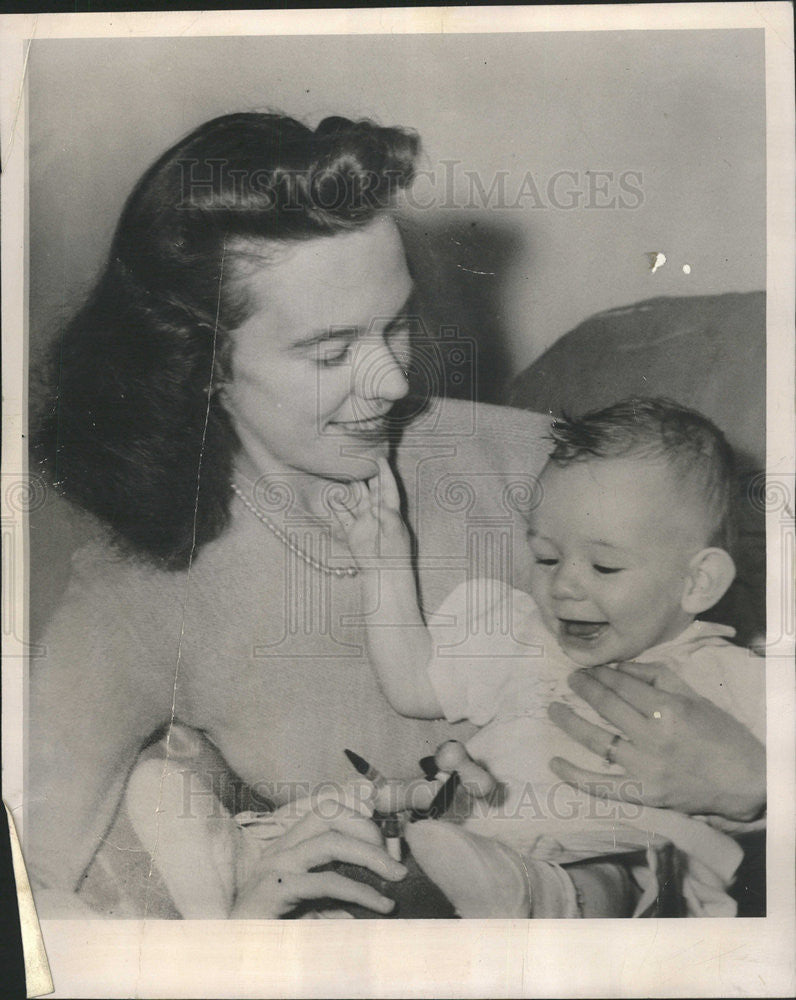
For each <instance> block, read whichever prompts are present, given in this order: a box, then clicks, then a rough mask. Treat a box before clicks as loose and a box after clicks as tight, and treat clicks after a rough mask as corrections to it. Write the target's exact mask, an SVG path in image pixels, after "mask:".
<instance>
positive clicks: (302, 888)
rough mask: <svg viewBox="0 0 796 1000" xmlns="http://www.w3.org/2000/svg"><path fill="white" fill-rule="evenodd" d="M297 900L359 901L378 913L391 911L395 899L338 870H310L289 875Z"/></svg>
mask: <svg viewBox="0 0 796 1000" xmlns="http://www.w3.org/2000/svg"><path fill="white" fill-rule="evenodd" d="M287 878H288V879H289V880H290V881H289V887H290V890H291V892H292V894H293V895H294V896H295V900H296V902H298V901H299V900H300V899H323V898H324V897H330V898H331V899H339V900H341V901H343V902H345V903H358V904H359V905H360V906H364V907H366V908H367V909H368V910H376V912H377V913H389V912H390V910H392V909H393V908H394V907H395V900H394V899H390V898H389V897H387V896H382V895H381V893H379V892H377V891H376V889H374V888H373V887H372V886H369V885H366V884H365V883H364V882H355V881H354V880H353V879H350V878H345V876H343V875H339V874H338V873H337V872H308V873H307V874H306V875H293V876H287Z"/></svg>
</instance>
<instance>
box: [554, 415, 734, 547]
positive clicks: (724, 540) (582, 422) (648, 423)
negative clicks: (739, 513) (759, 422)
mask: <svg viewBox="0 0 796 1000" xmlns="http://www.w3.org/2000/svg"><path fill="white" fill-rule="evenodd" d="M550 436H551V438H552V440H553V443H554V447H553V450H552V452H551V453H550V461H552V462H554V463H555V464H556V465H558V466H562V467H564V466H567V465H569V464H571V463H572V462H578V461H585V460H588V459H593V458H620V457H621V458H637V459H644V460H649V461H652V462H660V463H664V464H665V465H666V466H668V468H669V469H670V470H671V472H672V473H673V474H674V476H675V478H676V480H677V482H678V484H680V485H681V486H683V487H690V489H691V491H692V492H693V494H694V495H695V496H696V497H697V498H698V499H699V500H700V501H701V502H702V504H703V506H704V510H705V512H706V514H707V515H708V519H709V525H710V537H709V539H708V544H709V545H715V546H718V547H720V548H723V549H726V550H727V551H728V552H732V549H733V547H734V545H733V541H734V534H735V531H734V517H733V494H734V489H735V460H734V457H733V452H732V448H731V447H730V445H729V444H728V443H727V439H726V438H725V437H724V435H723V434H722V432H721V431H720V430H719V429H718V427H716V425H715V424H714V423H713V422H712V421H710V420H708V418H707V417H705V416H703V415H702V414H701V413H698V412H697V411H696V410H691V409H689V408H688V407H686V406H680V404H679V403H675V402H674V401H673V400H671V399H664V398H655V399H653V398H648V397H644V396H633V397H631V398H630V399H625V400H622V401H621V402H619V403H614V404H613V405H612V406H607V407H605V408H604V409H602V410H592V411H591V412H590V413H586V414H584V415H583V416H582V417H578V418H575V419H573V418H571V417H569V416H567V415H566V414H564V416H563V417H562V418H560V419H557V420H555V421H554V422H553V426H552V430H551V434H550Z"/></svg>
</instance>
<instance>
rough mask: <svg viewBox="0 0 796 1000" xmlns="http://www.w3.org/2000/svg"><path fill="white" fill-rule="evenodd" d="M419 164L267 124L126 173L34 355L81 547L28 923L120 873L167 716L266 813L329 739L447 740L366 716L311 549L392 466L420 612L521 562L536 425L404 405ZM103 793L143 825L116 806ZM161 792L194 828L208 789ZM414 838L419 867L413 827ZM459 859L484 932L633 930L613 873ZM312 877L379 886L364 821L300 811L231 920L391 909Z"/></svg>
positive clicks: (345, 594)
mask: <svg viewBox="0 0 796 1000" xmlns="http://www.w3.org/2000/svg"><path fill="white" fill-rule="evenodd" d="M416 152H417V140H416V138H415V137H414V136H412V135H411V134H409V133H406V132H403V131H400V130H397V129H383V128H378V127H376V126H374V125H372V124H370V123H367V122H350V121H347V120H345V119H341V118H331V119H326V120H325V121H323V122H322V123H321V124H320V125H319V126H318V128H317V129H316V130H314V131H312V130H310V129H308V128H306V127H304V126H303V125H301V124H299V123H298V122H295V121H293V120H292V119H289V118H285V117H282V116H277V115H265V114H236V115H229V116H225V117H223V118H219V119H215V120H214V121H211V122H208V123H206V124H205V125H202V126H201V127H199V128H198V129H196V130H195V131H194V132H193V133H191V135H189V136H188V137H187V138H186V139H184V140H182V141H181V142H179V143H178V144H177V145H175V146H174V147H173V148H172V149H170V150H169V151H168V152H166V153H165V154H164V155H163V156H162V157H161V158H160V159H159V160H158V161H157V162H156V163H155V164H154V165H153V166H152V167H151V168H150V169H149V170H148V171H147V172H146V173H145V175H144V176H143V178H142V179H141V181H140V182H139V184H138V185H137V187H136V188H135V190H134V191H133V193H132V195H131V196H130V199H129V200H128V202H127V204H126V206H125V208H124V211H123V213H122V216H121V219H120V222H119V225H118V228H117V231H116V234H115V237H114V240H113V244H112V247H111V251H110V254H109V259H108V263H107V265H106V267H105V270H104V272H103V274H102V276H101V277H100V280H99V282H98V284H97V287H96V289H95V291H94V293H93V294H92V296H91V298H90V299H89V301H88V302H87V304H86V305H85V306H84V308H83V309H82V310H81V311H80V312H79V313H78V315H77V316H76V317H75V318H74V320H73V321H72V323H71V324H70V326H69V327H68V329H67V330H66V332H65V334H64V336H63V338H62V339H61V341H60V342H59V343H58V344H57V345H55V348H54V352H53V359H54V369H53V394H52V397H51V408H50V410H49V412H48V413H46V414H45V419H44V422H43V431H42V434H41V435H40V441H39V446H40V449H41V455H42V459H43V461H44V462H45V463H46V464H47V465H48V466H49V469H50V474H51V476H52V478H53V480H54V481H55V483H56V485H57V487H58V489H59V490H60V491H61V492H62V493H63V494H64V495H65V496H66V497H67V498H69V499H70V500H71V501H72V502H74V503H76V504H77V505H79V506H80V507H82V508H84V509H85V510H88V511H89V512H91V513H92V514H94V515H95V516H96V518H97V519H98V522H97V523H98V525H102V528H98V532H97V537H96V539H95V540H94V541H93V542H92V543H91V544H90V545H88V546H86V547H85V548H83V549H82V550H81V551H80V552H79V553H78V554H77V555H76V557H75V559H74V560H73V578H72V582H71V584H70V589H69V591H68V593H67V596H66V599H65V601H64V603H63V605H62V607H61V608H60V609H59V610H58V612H57V614H56V615H55V617H54V619H53V620H52V622H51V624H50V627H49V632H48V634H47V635H46V636H45V637H44V642H45V643H46V647H47V650H48V655H47V656H46V657H44V658H42V659H41V660H39V661H38V662H37V663H36V666H35V670H34V672H33V674H32V678H31V695H30V713H31V715H30V717H31V741H30V746H31V760H30V769H29V776H30V787H31V789H32V796H31V799H30V817H29V823H28V827H27V831H28V837H27V842H28V850H29V859H30V864H31V869H32V875H33V878H34V881H35V883H36V884H37V886H38V887H39V891H38V892H37V900H38V901H39V905H40V906H42V907H43V910H44V912H45V913H48V912H49V914H52V915H56V914H58V913H63V912H65V910H69V909H74V908H75V907H77V906H79V905H80V904H79V903H78V902H77V900H78V899H79V897H78V896H76V895H75V894H76V892H77V891H78V889H79V888H80V887H81V885H83V883H84V881H85V876H86V874H87V872H89V871H91V870H96V869H97V867H101V865H102V863H103V861H104V860H107V858H108V857H109V856H110V857H113V855H114V853H116V854H117V855H118V853H119V852H118V851H115V846H116V845H117V844H118V843H119V841H118V839H117V838H116V831H118V829H119V826H120V824H121V823H122V822H123V819H124V817H123V814H124V812H125V810H124V809H121V810H120V808H119V803H120V801H121V798H122V794H123V790H124V788H125V784H126V782H127V780H128V776H129V774H130V772H131V769H132V768H133V765H134V764H135V761H136V759H137V757H138V754H139V751H140V750H141V748H142V747H143V746H144V745H145V744H146V743H147V742H148V741H150V740H152V738H153V734H157V733H158V732H165V734H166V735H165V743H166V755H167V756H169V755H173V752H174V747H175V746H176V743H177V741H178V737H179V734H180V732H182V731H183V730H182V729H180V728H178V727H177V726H176V723H178V722H179V723H180V724H182V725H183V726H187V727H190V728H191V730H192V731H198V732H199V733H202V734H204V735H205V736H206V737H207V738H208V739H209V740H210V741H211V743H212V744H213V745H214V746H215V747H217V748H218V750H219V751H220V753H221V755H222V756H223V758H224V760H225V762H226V763H227V764H228V765H229V766H230V767H231V769H232V770H233V771H234V772H235V773H236V774H237V775H239V776H240V778H241V779H242V780H243V781H244V782H245V783H246V785H248V786H249V787H250V788H254V789H256V790H257V794H258V796H259V798H260V799H263V798H264V799H267V800H268V801H269V802H270V803H272V804H273V805H276V806H280V805H283V804H285V803H288V802H291V801H294V800H297V799H302V798H306V797H308V796H309V797H310V798H311V797H312V796H313V795H314V794H315V793H316V792H317V791H318V789H319V788H321V787H322V786H323V784H324V783H328V782H330V781H331V782H334V783H335V784H336V785H341V784H343V783H344V782H346V781H347V779H349V778H350V777H351V774H350V768H349V765H348V762H347V760H346V758H345V757H344V755H343V750H344V748H346V747H351V748H355V749H357V750H359V751H361V752H362V753H363V754H364V755H365V756H366V757H368V759H369V760H371V761H373V762H374V763H375V764H376V765H377V766H379V767H381V768H382V769H384V770H389V772H390V774H391V775H392V776H395V777H412V776H414V775H415V773H416V770H417V765H416V761H417V759H418V758H419V757H422V756H424V755H425V754H427V753H429V752H430V750H433V748H434V747H435V746H436V745H437V744H439V743H440V742H441V741H443V740H445V739H448V738H450V737H451V736H457V735H458V736H466V735H467V734H468V730H467V729H466V728H463V727H451V726H448V725H446V724H443V723H429V722H422V721H414V720H408V719H403V718H400V717H398V716H397V715H395V714H394V713H393V712H392V711H391V710H390V709H389V707H388V705H387V703H386V702H385V700H384V699H383V697H382V695H381V693H380V691H379V690H378V688H377V686H376V683H375V681H374V679H373V675H372V672H371V670H370V668H369V666H368V663H367V661H366V659H365V654H364V645H363V636H362V628H361V621H362V616H363V615H366V614H367V613H368V610H369V609H368V608H365V607H362V606H361V604H360V596H359V588H358V587H357V585H356V581H354V580H353V579H352V576H353V574H354V573H355V572H356V570H355V568H354V566H353V560H352V559H351V557H350V553H348V551H347V549H346V547H345V544H344V542H343V540H342V539H341V538H339V537H337V536H336V535H335V533H334V532H333V530H332V524H333V523H334V521H333V517H332V506H333V505H334V504H335V503H339V502H345V499H346V493H347V487H346V484H347V483H350V482H353V481H357V480H362V479H368V478H370V477H371V476H372V475H373V474H374V473H375V471H376V460H377V459H378V458H380V457H383V456H387V455H389V456H390V460H391V462H392V464H393V466H394V469H395V471H396V473H397V477H398V479H399V481H400V483H401V484H402V488H403V491H404V503H405V508H406V517H407V520H408V523H409V524H411V525H412V528H413V531H414V534H415V538H416V550H417V551H416V568H417V573H418V579H419V585H420V591H421V594H422V598H423V602H424V605H425V606H426V607H427V608H434V607H436V606H438V605H439V603H440V601H441V599H442V597H443V596H444V595H445V594H446V593H449V592H450V591H451V590H452V589H453V588H454V587H455V586H456V585H457V584H458V583H459V582H461V581H462V580H463V579H465V577H466V576H467V575H468V574H469V572H470V571H471V569H472V568H473V566H474V565H476V564H478V565H483V564H484V563H485V562H488V563H489V564H490V572H491V573H492V574H493V575H499V576H503V577H505V578H508V579H511V580H512V582H514V583H518V584H521V583H522V581H523V579H524V575H525V573H526V571H527V569H528V562H527V560H528V554H527V546H526V545H525V533H524V529H523V528H522V526H521V523H520V520H521V519H520V517H519V515H520V512H521V510H522V509H523V507H525V506H527V504H528V502H529V501H530V499H531V498H532V496H533V485H534V475H535V473H536V472H538V470H539V469H540V467H541V465H542V464H543V462H544V459H545V456H546V450H547V449H546V444H545V442H544V440H543V437H544V433H545V431H546V429H547V422H546V420H545V418H543V417H541V416H539V415H534V414H523V413H519V412H517V411H510V410H503V409H500V410H499V409H497V408H493V407H489V406H482V405H478V406H475V405H473V404H468V403H463V402H454V401H446V402H444V403H442V402H440V401H439V400H433V399H429V398H421V399H420V400H419V401H418V400H417V399H413V398H412V397H411V395H410V394H409V379H408V375H409V372H410V370H411V367H412V361H411V357H410V354H409V336H408V329H409V326H410V323H411V319H412V317H411V297H412V278H411V275H410V272H409V269H408V266H407V262H406V259H405V255H404V251H403V247H402V243H401V239H400V234H399V232H398V229H397V225H396V222H395V220H394V219H393V218H392V216H391V215H390V212H389V207H390V204H391V200H392V199H393V197H394V195H395V194H396V193H397V192H398V191H399V190H400V189H401V188H402V187H404V186H405V185H407V184H408V183H409V182H410V181H411V178H412V172H413V160H414V156H415V155H416ZM136 773H137V774H138V773H139V772H138V771H137V772H136ZM165 778H166V772H165V770H164V771H163V776H162V777H161V780H160V782H159V783H158V782H156V783H155V788H154V792H153V795H152V799H151V801H150V802H148V803H147V802H145V803H144V808H142V809H140V810H139V815H141V814H148V815H151V816H152V824H153V828H152V839H151V849H152V853H153V859H154V862H153V863H148V864H147V865H146V866H145V868H146V871H145V872H144V873H143V875H142V878H141V882H140V884H137V885H136V884H135V878H134V876H133V875H132V874H128V885H127V889H128V895H130V896H132V897H133V899H134V901H135V905H134V906H133V909H132V910H131V911H128V912H131V913H136V912H140V911H141V910H142V909H143V912H151V906H152V894H151V892H150V886H151V879H150V877H149V876H150V875H151V874H152V871H153V869H155V868H156V867H157V854H158V850H161V851H164V850H167V848H168V844H160V845H159V840H158V838H159V835H160V828H159V826H158V819H157V817H158V808H159V807H160V800H161V797H162V795H163V794H164V780H165ZM128 791H129V792H134V793H136V794H137V795H138V798H139V806H140V805H141V802H140V798H141V795H140V788H139V787H138V785H136V783H135V782H133V783H132V787H131V788H130V789H128ZM144 794H146V793H144ZM187 794H188V800H189V801H188V805H189V806H190V805H191V803H192V802H193V801H194V800H195V799H196V798H200V799H201V798H202V797H203V796H205V797H206V796H207V794H208V789H207V788H204V787H202V788H199V789H194V788H189V789H188V793H187ZM214 801H215V800H214ZM190 815H191V814H190V809H187V811H186V814H185V818H186V820H187V819H190ZM112 824H114V825H113V827H112V828H111V826H112ZM109 828H111V832H110V833H109V832H108V831H109ZM416 828H417V829H416V830H415V831H413V835H412V840H413V845H412V846H413V849H414V850H415V852H416V854H418V856H419V857H421V860H424V862H425V861H431V860H432V859H433V852H434V850H435V847H434V844H433V843H429V842H428V832H429V830H433V829H434V827H433V826H432V825H431V824H416ZM424 829H425V831H426V833H425V834H424V833H423V830H424ZM164 832H165V833H166V834H168V832H169V828H168V827H164ZM432 836H433V835H432ZM424 837H425V838H426V839H425V840H424ZM472 846H473V857H472V863H473V865H480V866H481V867H482V869H483V871H484V873H485V881H484V884H485V885H486V886H487V889H486V890H485V891H486V892H487V893H488V892H489V891H490V889H491V887H492V886H494V893H495V897H494V898H495V904H494V908H493V912H495V913H496V914H500V915H505V916H527V915H529V913H530V914H531V915H534V916H562V915H580V914H582V915H585V916H591V915H595V916H596V915H611V914H615V915H619V914H623V913H629V912H631V911H632V906H633V897H634V893H633V890H632V887H631V886H630V885H629V882H628V878H627V876H626V874H625V873H624V870H623V869H622V868H621V867H615V866H612V865H610V864H594V865H589V866H584V867H579V868H578V869H577V870H576V869H571V870H570V871H569V872H564V871H563V870H561V869H557V868H556V867H555V866H547V865H544V864H543V863H538V862H534V863H533V864H528V865H526V864H524V863H523V859H522V858H519V857H518V856H512V853H511V852H507V851H506V850H505V849H501V851H499V852H497V854H496V853H495V852H494V851H490V849H489V848H486V847H483V845H478V844H474V845H472ZM328 861H342V862H352V863H357V864H359V865H361V866H364V867H366V868H369V869H370V870H371V871H372V872H374V873H376V874H377V875H379V876H381V877H383V878H387V879H393V880H400V879H401V878H402V877H403V875H404V869H403V867H402V866H401V865H399V864H398V863H396V862H394V861H393V860H391V859H390V858H389V857H388V856H387V854H386V853H385V851H384V849H383V847H382V846H381V838H380V836H379V835H378V833H377V831H376V830H375V827H373V826H372V824H370V823H369V822H368V821H367V820H364V819H362V818H361V817H358V816H357V815H356V814H354V813H352V812H350V811H346V810H343V811H342V812H338V813H337V814H336V815H335V817H334V818H333V819H331V820H328V821H326V820H323V818H322V817H320V816H319V815H318V813H317V811H316V812H313V813H311V814H310V815H308V816H307V817H306V818H305V819H303V820H300V821H299V822H298V823H296V825H295V826H293V828H292V829H291V831H290V834H289V836H288V837H286V838H284V839H283V840H281V841H275V842H274V843H273V844H272V845H271V846H270V847H269V850H268V851H267V852H266V853H265V855H264V857H263V858H262V861H261V863H260V864H259V866H258V867H257V868H256V870H255V871H254V872H252V873H250V874H249V876H248V877H247V878H246V880H245V881H244V883H243V884H242V885H241V886H239V887H238V891H237V893H236V894H235V895H234V897H233V899H232V901H231V904H230V911H229V912H230V915H231V916H233V917H236V916H237V917H250V916H260V917H271V916H280V915H284V914H285V913H287V912H289V911H290V910H291V908H292V907H293V906H294V905H295V903H297V902H298V901H300V900H305V899H313V898H317V897H321V896H332V897H333V898H336V899H340V900H347V901H351V902H356V903H359V904H361V905H363V906H366V907H369V908H370V909H372V910H374V911H375V912H377V913H379V912H380V913H386V912H388V911H389V909H390V908H391V905H392V904H391V902H390V901H389V900H387V899H386V898H385V897H384V895H382V894H381V893H380V892H378V891H376V890H375V889H373V888H372V887H370V886H366V885H363V884H361V883H359V882H356V881H353V880H351V879H348V878H343V877H342V876H341V875H339V874H337V873H335V872H317V871H312V870H311V869H314V868H316V867H317V866H318V865H322V864H324V863H325V862H328ZM205 877H206V873H204V872H201V871H200V872H199V874H198V875H197V878H198V879H199V880H201V879H203V878H205ZM83 895H84V896H85V893H84V894H83ZM136 906H137V909H136ZM105 910H106V912H108V911H111V910H114V907H113V906H110V905H107V906H105ZM114 912H117V913H118V912H119V910H118V908H116V909H115V910H114ZM197 915H202V914H197ZM206 915H207V916H210V915H216V914H215V913H213V914H211V913H210V912H207V913H206Z"/></svg>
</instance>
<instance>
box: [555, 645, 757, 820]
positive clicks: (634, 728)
mask: <svg viewBox="0 0 796 1000" xmlns="http://www.w3.org/2000/svg"><path fill="white" fill-rule="evenodd" d="M569 684H570V687H571V688H572V690H573V691H574V692H575V693H576V694H578V695H580V697H581V698H583V699H584V701H587V702H588V703H589V704H590V705H591V706H592V708H594V709H595V710H596V711H597V712H599V713H600V715H602V716H603V718H605V719H606V720H607V721H608V722H611V723H612V724H613V725H614V726H616V727H617V728H618V729H620V730H621V732H622V733H623V734H624V735H623V736H622V737H616V736H615V735H614V734H613V733H611V732H608V731H607V730H605V729H602V728H601V727H600V726H595V725H593V724H592V723H590V722H587V721H586V720H585V719H582V718H581V717H580V716H579V715H577V714H576V713H575V712H573V711H572V709H570V708H568V707H567V706H566V705H563V704H561V703H559V702H555V703H553V704H552V705H551V706H550V709H549V715H550V718H551V719H552V721H553V722H555V724H556V725H557V726H559V727H560V728H561V729H563V730H564V731H565V732H566V733H568V734H569V735H570V736H571V737H573V739H575V740H577V741H578V743H582V744H583V746H585V747H588V748H589V749H590V750H592V751H593V752H594V753H596V754H598V755H599V756H602V757H606V756H608V758H609V759H610V760H611V761H612V762H615V763H616V764H619V765H620V766H621V767H622V768H623V769H624V772H625V773H624V774H620V775H606V774H605V773H604V772H603V773H598V772H594V771H586V770H584V769H583V768H580V767H575V766H574V765H573V764H572V763H570V762H569V761H567V760H563V759H562V758H560V757H555V758H553V760H552V761H551V762H550V767H551V768H552V770H553V771H554V772H555V773H556V774H557V775H558V776H559V777H560V778H562V779H563V780H564V781H567V782H569V783H570V784H572V785H575V786H576V787H578V788H582V789H583V790H584V791H587V792H591V793H592V794H599V795H601V796H603V797H606V798H611V799H623V800H626V801H631V802H641V803H643V804H644V805H649V806H659V807H663V808H668V809H678V810H680V811H681V812H685V813H692V814H693V813H702V814H705V813H708V814H716V815H719V816H724V817H726V818H727V819H731V820H741V821H748V820H751V819H753V818H755V817H756V816H757V815H758V814H759V813H760V812H761V810H762V809H763V808H764V806H765V801H766V759H765V749H764V747H763V745H762V744H761V743H760V742H759V741H758V740H757V739H756V738H755V737H754V736H753V735H752V733H751V732H749V730H748V729H747V728H746V727H745V726H743V725H742V724H741V723H740V722H738V721H737V720H736V719H734V718H733V717H732V716H731V715H728V714H727V713H726V712H724V711H722V710H721V709H720V708H718V707H717V706H716V705H714V704H713V703H712V702H710V701H708V700H707V699H706V698H702V697H701V696H700V695H698V694H697V693H696V692H695V691H694V690H693V689H692V688H690V687H689V686H688V685H687V684H685V683H684V682H683V681H682V680H680V678H679V677H677V675H676V674H675V673H674V672H673V671H672V670H670V669H669V668H668V667H666V666H664V665H663V664H658V663H643V664H642V663H622V664H619V666H618V667H617V668H616V669H614V668H611V667H592V668H590V669H588V670H577V671H575V673H573V674H571V675H570V678H569Z"/></svg>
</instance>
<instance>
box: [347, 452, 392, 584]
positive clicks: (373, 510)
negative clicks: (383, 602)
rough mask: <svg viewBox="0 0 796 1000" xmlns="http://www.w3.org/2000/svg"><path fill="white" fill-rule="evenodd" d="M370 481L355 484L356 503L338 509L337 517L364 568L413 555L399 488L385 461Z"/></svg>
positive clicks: (358, 561) (383, 460) (379, 465)
mask: <svg viewBox="0 0 796 1000" xmlns="http://www.w3.org/2000/svg"><path fill="white" fill-rule="evenodd" d="M378 468H379V471H378V475H376V476H375V477H374V478H373V479H371V480H370V481H369V482H367V483H364V482H354V483H351V489H352V491H353V503H352V504H350V505H349V506H347V507H345V508H344V509H343V510H335V511H334V513H335V517H336V519H337V523H338V524H339V526H340V528H341V530H342V533H343V536H344V537H345V540H346V542H347V543H348V547H349V548H350V549H351V554H352V555H353V556H354V559H355V560H356V562H357V565H359V566H360V568H363V567H367V566H368V563H371V564H372V561H373V560H374V559H384V558H403V559H405V560H409V558H410V556H411V541H410V537H409V532H408V530H407V528H406V525H405V524H404V522H403V518H402V517H401V498H400V495H399V493H398V486H397V484H396V482H395V477H394V476H393V474H392V470H391V469H390V466H389V463H388V462H387V460H386V459H385V458H380V459H379V460H378Z"/></svg>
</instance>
